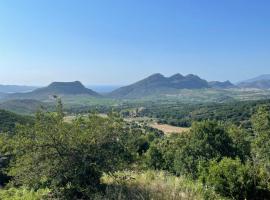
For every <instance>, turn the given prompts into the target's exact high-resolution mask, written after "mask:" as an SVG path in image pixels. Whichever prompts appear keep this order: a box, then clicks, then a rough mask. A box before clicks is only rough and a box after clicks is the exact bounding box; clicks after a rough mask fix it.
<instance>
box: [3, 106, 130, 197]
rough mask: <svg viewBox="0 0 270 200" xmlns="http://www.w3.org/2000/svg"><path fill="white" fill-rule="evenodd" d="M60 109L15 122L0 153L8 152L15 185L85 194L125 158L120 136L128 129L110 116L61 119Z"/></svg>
mask: <svg viewBox="0 0 270 200" xmlns="http://www.w3.org/2000/svg"><path fill="white" fill-rule="evenodd" d="M61 107H62V104H58V112H57V113H44V112H38V113H37V114H36V118H35V124H34V125H33V126H30V125H24V126H19V127H18V128H17V130H16V134H15V135H13V136H6V137H5V143H4V146H5V147H4V148H3V149H4V153H5V155H12V159H11V163H10V167H9V170H8V174H9V175H10V176H12V177H13V179H12V180H13V183H14V184H15V185H26V186H29V187H31V188H35V189H38V188H42V187H49V188H50V189H51V190H52V191H53V192H54V194H61V195H63V196H65V197H66V198H68V199H75V198H90V196H91V194H92V193H93V192H95V191H97V190H98V189H99V188H100V177H101V175H102V173H106V172H113V171H115V170H119V169H121V168H122V167H124V166H125V164H126V163H127V162H129V161H130V158H131V153H130V152H129V147H126V145H125V144H127V142H126V141H125V135H126V134H128V133H129V132H131V131H132V130H131V129H129V128H128V127H127V126H126V125H125V123H124V122H123V120H122V119H120V118H118V117H117V116H115V115H110V116H109V117H108V118H104V117H99V116H96V115H89V117H88V118H77V119H75V120H74V121H72V122H71V123H66V122H65V121H64V118H63V113H62V108H61ZM130 135H132V134H130Z"/></svg>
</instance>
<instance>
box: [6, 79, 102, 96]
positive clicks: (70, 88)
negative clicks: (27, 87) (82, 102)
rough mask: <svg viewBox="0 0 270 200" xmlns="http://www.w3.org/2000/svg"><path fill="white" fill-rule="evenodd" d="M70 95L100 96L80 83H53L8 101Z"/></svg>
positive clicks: (18, 94) (16, 94) (17, 94)
mask: <svg viewBox="0 0 270 200" xmlns="http://www.w3.org/2000/svg"><path fill="white" fill-rule="evenodd" d="M68 95H89V96H95V97H97V96H99V94H98V93H96V92H94V91H93V90H91V89H88V88H86V87H84V85H83V84H82V83H81V82H79V81H74V82H53V83H51V84H50V85H49V86H47V87H44V88H39V89H36V90H34V91H32V92H28V93H15V94H10V95H8V97H7V99H35V100H48V99H54V98H55V96H59V97H63V96H68Z"/></svg>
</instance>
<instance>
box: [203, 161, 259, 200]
mask: <svg viewBox="0 0 270 200" xmlns="http://www.w3.org/2000/svg"><path fill="white" fill-rule="evenodd" d="M200 179H201V180H202V181H203V182H204V183H205V184H206V185H207V186H210V187H213V189H214V190H215V191H216V192H218V193H219V194H221V195H223V196H225V197H229V198H231V199H241V200H242V199H243V200H244V199H249V197H251V195H252V191H253V190H254V185H253V181H252V175H251V174H250V168H249V166H248V165H245V164H242V163H241V161H240V159H235V160H234V159H231V158H223V159H222V160H221V161H220V162H217V161H216V160H213V161H210V162H209V167H208V168H204V169H203V170H202V171H201V172H200Z"/></svg>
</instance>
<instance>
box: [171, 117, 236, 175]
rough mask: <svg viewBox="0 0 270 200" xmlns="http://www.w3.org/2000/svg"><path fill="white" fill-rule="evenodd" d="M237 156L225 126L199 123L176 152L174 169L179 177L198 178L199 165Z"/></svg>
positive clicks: (206, 122) (193, 127)
mask: <svg viewBox="0 0 270 200" xmlns="http://www.w3.org/2000/svg"><path fill="white" fill-rule="evenodd" d="M235 154H236V152H235V149H234V148H233V141H232V139H231V138H230V137H229V134H228V133H227V131H226V130H225V127H224V126H223V125H220V124H218V123H217V122H213V121H204V122H197V123H194V124H193V125H192V128H191V130H190V133H189V135H188V136H187V139H186V142H185V144H183V145H182V146H179V148H178V150H177V152H176V155H175V162H174V169H175V171H176V173H177V174H178V175H188V176H192V177H193V178H197V175H198V174H197V173H198V166H199V164H200V165H202V164H204V163H207V162H208V161H209V160H211V159H214V158H215V159H219V160H220V159H221V158H222V157H224V156H228V157H234V156H235Z"/></svg>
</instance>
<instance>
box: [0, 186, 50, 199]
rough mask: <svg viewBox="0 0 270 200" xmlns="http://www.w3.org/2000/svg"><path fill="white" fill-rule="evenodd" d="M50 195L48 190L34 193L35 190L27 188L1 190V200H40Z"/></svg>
mask: <svg viewBox="0 0 270 200" xmlns="http://www.w3.org/2000/svg"><path fill="white" fill-rule="evenodd" d="M48 193H49V190H48V189H39V190H37V191H34V190H33V189H27V188H24V187H22V188H9V189H4V190H1V189H0V197H1V198H0V199H1V200H22V199H23V200H40V199H43V198H44V197H45V196H47V195H48Z"/></svg>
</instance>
